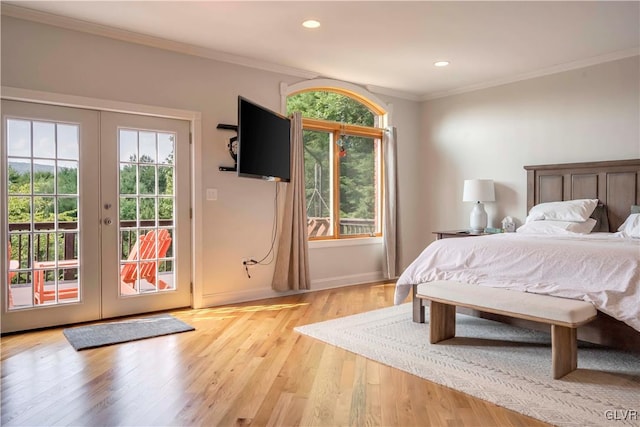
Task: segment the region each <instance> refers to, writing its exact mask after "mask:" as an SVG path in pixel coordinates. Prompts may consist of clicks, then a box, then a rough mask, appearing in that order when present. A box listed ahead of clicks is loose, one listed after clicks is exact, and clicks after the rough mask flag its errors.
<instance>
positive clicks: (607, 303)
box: [395, 233, 640, 331]
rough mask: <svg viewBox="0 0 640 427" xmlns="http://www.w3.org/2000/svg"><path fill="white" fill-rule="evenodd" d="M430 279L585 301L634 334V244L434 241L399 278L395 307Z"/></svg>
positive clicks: (638, 253)
mask: <svg viewBox="0 0 640 427" xmlns="http://www.w3.org/2000/svg"><path fill="white" fill-rule="evenodd" d="M434 280H456V281H460V282H466V283H472V284H477V285H483V286H491V287H499V288H508V289H514V290H519V291H524V292H533V293H538V294H547V295H554V296H558V297H565V298H573V299H579V300H583V301H589V302H591V303H593V304H594V306H595V307H596V308H597V309H598V310H600V311H602V312H604V313H607V314H608V315H610V316H612V317H614V318H616V319H618V320H621V321H623V322H625V323H626V324H628V325H629V326H631V327H633V328H634V329H636V330H638V331H640V240H639V239H631V238H623V237H620V236H619V235H615V234H608V233H594V234H590V235H581V234H575V235H563V236H549V235H521V234H517V233H505V234H496V235H490V236H481V237H469V238H452V239H442V240H437V241H435V242H433V243H432V244H431V245H429V246H428V247H427V248H426V249H425V250H424V251H423V252H422V254H420V256H418V258H416V259H415V261H413V263H412V264H411V265H410V266H409V267H408V268H407V269H406V270H405V271H404V272H403V273H402V275H401V276H400V278H399V279H398V281H397V284H396V291H395V303H396V304H400V303H402V301H404V299H405V298H406V297H407V295H408V294H409V293H410V291H411V285H413V284H420V283H426V282H432V281H434Z"/></svg>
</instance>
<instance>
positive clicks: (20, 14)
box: [2, 3, 318, 79]
mask: <svg viewBox="0 0 640 427" xmlns="http://www.w3.org/2000/svg"><path fill="white" fill-rule="evenodd" d="M2 15H6V16H11V17H13V18H18V19H24V20H27V21H34V22H39V23H41V24H46V25H52V26H55V27H60V28H64V29H68V30H73V31H80V32H83V33H89V34H93V35H97V36H102V37H108V38H111V39H116V40H121V41H125V42H129V43H136V44H140V45H144V46H149V47H154V48H158V49H164V50H169V51H172V52H177V53H182V54H186V55H193V56H199V57H202V58H207V59H213V60H216V61H221V62H227V63H231V64H236V65H242V66H245V67H250V68H257V69H260V70H264V71H270V72H274V73H279V74H286V75H289V76H294V77H301V78H305V79H313V78H316V77H318V73H314V72H311V71H306V70H301V69H298V68H293V67H287V66H283V65H278V64H273V63H270V62H267V61H260V60H257V59H252V58H247V57H244V56H239V55H233V54H230V53H225V52H219V51H216V50H213V49H207V48H204V47H200V46H194V45H190V44H187V43H181V42H176V41H172V40H167V39H163V38H160V37H153V36H148V35H145V34H140V33H136V32H133V31H128V30H122V29H119V28H113V27H109V26H106V25H101V24H96V23H92V22H87V21H82V20H80V19H75V18H69V17H66V16H61V15H55V14H52V13H47V12H41V11H38V10H34V9H28V8H25V7H21V6H16V5H13V4H7V3H2Z"/></svg>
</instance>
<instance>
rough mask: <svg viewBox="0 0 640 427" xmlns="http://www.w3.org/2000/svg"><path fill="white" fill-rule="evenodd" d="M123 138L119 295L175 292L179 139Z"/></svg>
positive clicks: (135, 133) (156, 135)
mask: <svg viewBox="0 0 640 427" xmlns="http://www.w3.org/2000/svg"><path fill="white" fill-rule="evenodd" d="M118 138H119V143H118V146H119V147H120V153H119V155H118V158H119V159H120V165H119V168H118V169H119V172H120V175H119V189H120V197H119V201H120V206H119V213H120V218H119V229H120V280H121V285H120V295H122V296H131V295H139V294H149V293H154V292H166V291H169V290H173V289H175V286H174V283H175V269H174V268H173V266H174V261H175V258H174V256H173V249H172V247H173V230H174V227H175V223H174V220H175V216H174V213H175V209H174V206H175V195H174V192H173V177H174V172H175V165H174V161H173V159H174V152H173V150H174V142H175V135H174V134H169V133H166V132H165V133H162V132H151V131H148V130H145V131H142V130H135V129H120V130H119V131H118ZM138 154H139V155H138ZM160 165H162V166H160Z"/></svg>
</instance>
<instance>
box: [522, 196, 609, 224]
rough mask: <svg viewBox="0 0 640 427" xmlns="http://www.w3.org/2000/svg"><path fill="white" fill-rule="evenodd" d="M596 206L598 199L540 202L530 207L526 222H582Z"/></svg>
mask: <svg viewBox="0 0 640 427" xmlns="http://www.w3.org/2000/svg"><path fill="white" fill-rule="evenodd" d="M596 206H598V199H579V200H566V201H564V202H548V203H540V204H538V205H535V206H534V207H532V208H531V210H530V211H529V216H527V221H526V222H530V221H541V220H553V221H579V222H584V221H586V220H588V219H589V216H591V214H592V213H593V211H594V209H595V208H596Z"/></svg>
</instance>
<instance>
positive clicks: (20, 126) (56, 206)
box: [3, 119, 81, 310]
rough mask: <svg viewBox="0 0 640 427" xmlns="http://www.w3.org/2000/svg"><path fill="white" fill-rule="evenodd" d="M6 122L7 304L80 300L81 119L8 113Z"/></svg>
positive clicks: (16, 307)
mask: <svg viewBox="0 0 640 427" xmlns="http://www.w3.org/2000/svg"><path fill="white" fill-rule="evenodd" d="M6 127H7V135H6V141H7V148H8V153H9V156H8V157H7V165H6V166H7V167H6V168H3V170H6V171H7V172H6V173H7V182H8V190H9V191H8V198H7V200H6V206H7V207H8V215H7V218H8V230H9V277H8V279H9V288H8V293H9V295H8V298H7V302H8V309H9V310H19V309H21V308H31V307H38V306H44V305H46V306H51V305H55V304H62V303H65V304H66V303H73V302H78V301H80V298H81V283H80V280H79V277H80V276H79V271H80V268H81V266H80V259H79V256H78V254H79V248H78V244H79V243H78V242H79V240H78V233H79V229H80V228H79V224H78V218H79V212H78V211H79V204H78V172H79V168H80V165H79V163H78V161H77V160H78V153H79V138H78V135H79V125H78V124H73V123H57V122H48V121H30V120H22V119H21V120H16V119H7V121H6ZM59 156H61V157H59ZM61 158H63V159H64V160H61ZM60 195H63V196H60ZM3 204H4V203H3Z"/></svg>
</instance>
